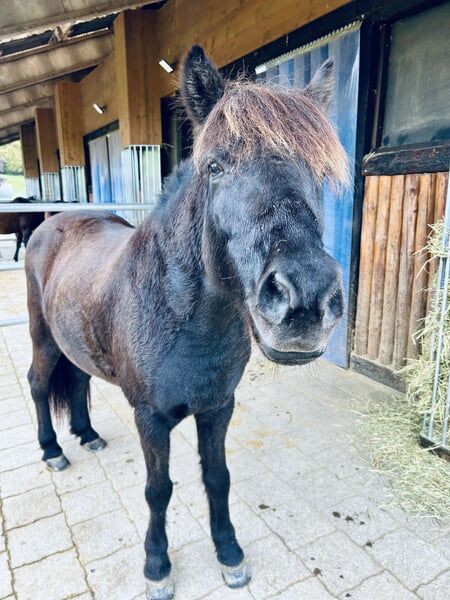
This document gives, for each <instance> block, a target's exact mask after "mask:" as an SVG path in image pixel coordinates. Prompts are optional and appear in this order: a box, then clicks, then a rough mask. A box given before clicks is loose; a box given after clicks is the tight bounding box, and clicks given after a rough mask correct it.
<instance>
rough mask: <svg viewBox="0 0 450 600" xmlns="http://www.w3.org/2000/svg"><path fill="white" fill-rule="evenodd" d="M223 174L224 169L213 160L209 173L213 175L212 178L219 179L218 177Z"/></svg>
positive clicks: (209, 164)
mask: <svg viewBox="0 0 450 600" xmlns="http://www.w3.org/2000/svg"><path fill="white" fill-rule="evenodd" d="M222 172H223V169H222V167H221V166H220V165H219V163H218V162H216V161H215V160H212V161H211V162H210V163H208V173H209V174H210V175H212V177H217V175H220V173H222Z"/></svg>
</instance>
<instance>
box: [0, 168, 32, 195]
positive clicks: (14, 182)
mask: <svg viewBox="0 0 450 600" xmlns="http://www.w3.org/2000/svg"><path fill="white" fill-rule="evenodd" d="M0 178H1V179H6V181H7V182H8V183H9V184H11V186H12V188H13V198H16V196H25V193H26V192H25V177H24V176H23V175H6V174H4V173H1V174H0Z"/></svg>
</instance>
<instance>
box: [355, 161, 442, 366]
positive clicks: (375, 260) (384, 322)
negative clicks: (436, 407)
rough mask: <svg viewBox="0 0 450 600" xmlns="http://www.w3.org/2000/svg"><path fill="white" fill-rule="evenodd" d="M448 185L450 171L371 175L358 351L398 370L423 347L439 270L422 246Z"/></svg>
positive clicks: (366, 199) (365, 219)
mask: <svg viewBox="0 0 450 600" xmlns="http://www.w3.org/2000/svg"><path fill="white" fill-rule="evenodd" d="M447 185H448V174H447V173H423V174H411V175H394V176H387V175H377V176H370V177H367V178H366V182H365V193H364V205H363V223H362V231H361V254H360V272H359V290H358V304H357V313H356V327H355V337H354V354H356V355H358V356H362V357H366V358H369V359H371V360H374V361H376V362H379V363H380V364H382V365H386V366H390V367H392V368H393V369H396V368H399V367H401V366H402V365H404V364H405V362H406V359H407V358H410V357H414V356H415V355H416V354H417V352H418V351H419V348H418V346H417V344H416V342H415V340H414V334H415V332H416V331H417V327H418V325H419V324H420V322H421V320H422V319H423V318H424V317H425V315H426V312H427V309H428V308H429V303H430V295H429V294H428V287H429V284H430V282H431V281H432V278H433V275H434V273H435V270H436V265H435V264H433V263H432V262H429V256H427V254H426V252H424V251H423V249H424V246H425V244H426V241H427V237H428V235H429V233H430V225H431V224H433V223H435V222H436V221H438V220H439V219H441V218H442V216H443V214H444V208H445V198H446V192H447Z"/></svg>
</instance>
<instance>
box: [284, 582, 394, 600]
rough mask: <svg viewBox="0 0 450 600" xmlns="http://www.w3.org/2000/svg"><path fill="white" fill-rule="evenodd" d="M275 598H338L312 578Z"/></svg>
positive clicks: (297, 599) (328, 599)
mask: <svg viewBox="0 0 450 600" xmlns="http://www.w3.org/2000/svg"><path fill="white" fill-rule="evenodd" d="M273 598H277V600H300V598H304V599H305V600H333V598H336V596H332V595H331V594H330V593H329V592H328V591H327V590H326V589H325V588H324V587H323V585H322V584H321V583H320V582H319V580H318V579H316V578H315V577H310V578H309V579H306V580H305V581H300V583H296V584H294V585H292V586H291V587H289V588H288V589H287V590H285V591H284V592H281V593H280V594H277V595H276V596H273ZM366 600H369V598H366ZM370 600H373V599H372V598H371V599H370ZM385 600H387V599H385ZM392 600H393V599H392Z"/></svg>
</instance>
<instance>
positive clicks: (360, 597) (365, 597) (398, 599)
mask: <svg viewBox="0 0 450 600" xmlns="http://www.w3.org/2000/svg"><path fill="white" fill-rule="evenodd" d="M350 597H351V600H369V599H370V600H414V598H417V596H415V595H414V594H413V593H412V592H409V591H408V590H406V589H405V588H404V587H403V586H402V584H401V583H400V582H399V581H398V580H397V579H395V577H393V576H392V575H391V574H390V573H387V572H386V571H384V572H383V573H380V574H379V575H375V576H374V577H370V578H369V579H366V580H365V581H363V582H362V583H361V585H359V586H358V587H357V588H356V589H354V590H352V591H351V596H346V595H345V594H342V596H341V598H342V600H347V598H350ZM444 599H445V596H441V597H440V598H439V599H437V598H436V599H435V600H444Z"/></svg>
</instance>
